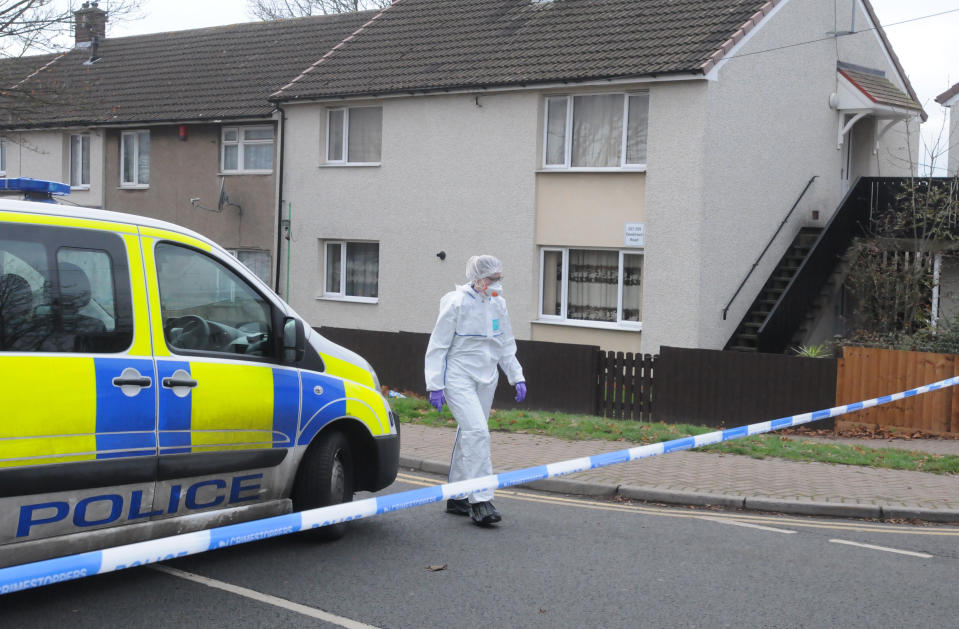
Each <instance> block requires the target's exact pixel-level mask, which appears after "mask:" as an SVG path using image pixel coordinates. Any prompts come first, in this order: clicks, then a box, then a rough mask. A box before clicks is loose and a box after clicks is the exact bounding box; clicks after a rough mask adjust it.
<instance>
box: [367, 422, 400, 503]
mask: <svg viewBox="0 0 959 629" xmlns="http://www.w3.org/2000/svg"><path fill="white" fill-rule="evenodd" d="M395 425H396V434H395V435H384V436H382V437H376V438H375V439H373V446H374V448H375V456H376V478H374V479H373V485H374V487H373V488H372V489H371V491H378V490H380V489H383V488H384V487H389V486H390V485H392V484H393V481H395V480H396V471H397V468H399V465H400V424H399V421H398V420H397V421H396V423H395Z"/></svg>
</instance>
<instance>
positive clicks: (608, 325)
mask: <svg viewBox="0 0 959 629" xmlns="http://www.w3.org/2000/svg"><path fill="white" fill-rule="evenodd" d="M570 249H577V250H586V251H617V252H618V253H619V274H618V286H617V289H616V321H615V322H612V321H586V320H583V319H567V318H566V315H567V308H568V306H569V250H570ZM548 252H559V253H561V254H562V263H561V265H562V271H561V272H562V276H563V281H562V286H561V288H560V314H559V315H552V314H545V313H544V312H543V296H544V293H545V290H546V289H545V286H544V283H543V279H544V274H545V271H546V254H547V253H548ZM627 255H639V256H643V257H644V260H643V267H644V268H645V263H646V260H645V255H646V254H645V250H644V249H639V248H637V249H618V250H613V249H607V248H604V247H540V250H539V305H538V306H537V312H538V319H537V321H536V323H551V324H557V325H569V326H575V327H584V328H605V329H612V330H630V331H634V330H642V329H643V322H642V319H640V320H639V321H624V320H623V268H624V266H623V263H624V258H625V256H627ZM640 315H642V313H640Z"/></svg>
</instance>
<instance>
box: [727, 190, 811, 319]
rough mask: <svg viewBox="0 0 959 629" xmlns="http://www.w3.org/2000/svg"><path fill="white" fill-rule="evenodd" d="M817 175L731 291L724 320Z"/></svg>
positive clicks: (800, 194) (801, 193)
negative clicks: (736, 286)
mask: <svg viewBox="0 0 959 629" xmlns="http://www.w3.org/2000/svg"><path fill="white" fill-rule="evenodd" d="M818 176H819V175H813V176H812V177H810V178H809V181H807V182H806V187H805V188H803V189H802V192H800V193H799V196H798V197H797V198H796V202H795V203H793V206H792V207H791V208H789V212H787V213H786V218H784V219H783V222H782V223H780V224H779V227H778V228H777V229H776V233H774V234H773V237H772V238H770V239H769V242H767V243H766V247H765V248H764V249H763V251H762V253H760V254H759V257H758V258H756V261H755V262H753V266H752V268H751V269H749V273H746V277H744V278H743V281H742V282H740V283H739V288H737V289H736V292H735V293H733V296H732V297H731V298H730V299H729V303H728V304H726V307H725V308H723V321H725V320H726V314H727V313H728V312H729V307H730V306H732V305H733V302H734V301H736V297H737V296H739V291H741V290H742V289H743V286H745V285H746V282H748V281H749V277H750V276H751V275H752V274H753V271H755V270H756V267H757V266H759V261H760V260H762V259H763V256H764V255H766V252H767V251H769V247H771V246H772V244H773V241H774V240H776V236H778V235H779V232H781V231H782V229H783V227H785V226H786V223H787V222H788V221H789V217H790V216H792V213H793V210H795V209H796V206H797V205H799V202H800V201H802V198H803V197H804V196H805V195H806V191H807V190H809V186H811V185H812V182H813V181H814V180H815V179H816V177H818Z"/></svg>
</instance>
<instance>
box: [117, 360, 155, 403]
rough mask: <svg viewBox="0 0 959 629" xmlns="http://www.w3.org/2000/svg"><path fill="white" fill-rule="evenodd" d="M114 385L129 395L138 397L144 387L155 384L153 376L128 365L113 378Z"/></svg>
mask: <svg viewBox="0 0 959 629" xmlns="http://www.w3.org/2000/svg"><path fill="white" fill-rule="evenodd" d="M113 386H115V387H117V388H118V389H120V392H121V393H123V395H125V396H127V397H136V396H137V395H138V394H139V393H140V391H141V390H142V389H146V388H147V387H150V386H153V378H150V377H149V376H144V375H143V374H141V373H140V372H139V371H137V370H136V368H135V367H127V368H125V369H124V370H123V371H121V372H120V375H119V376H117V377H116V378H114V379H113Z"/></svg>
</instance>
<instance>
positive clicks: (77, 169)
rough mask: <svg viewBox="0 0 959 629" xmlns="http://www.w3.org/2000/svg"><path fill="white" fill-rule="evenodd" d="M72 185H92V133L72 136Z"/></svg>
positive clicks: (76, 186) (75, 186) (83, 186)
mask: <svg viewBox="0 0 959 629" xmlns="http://www.w3.org/2000/svg"><path fill="white" fill-rule="evenodd" d="M70 187H71V188H89V187H90V135H89V134H87V133H81V134H74V135H71V136H70Z"/></svg>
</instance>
